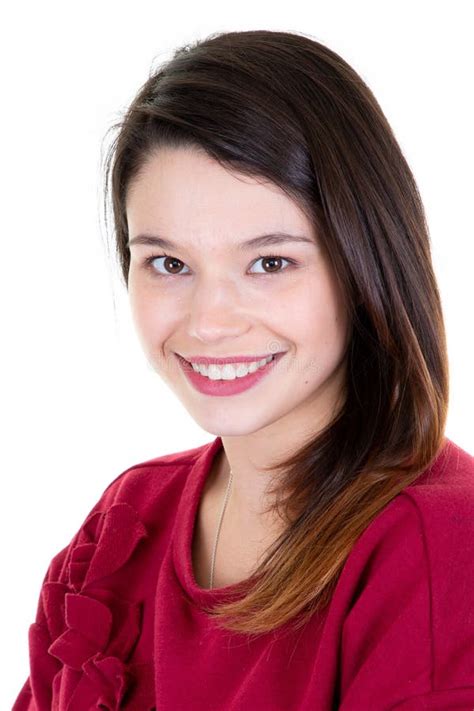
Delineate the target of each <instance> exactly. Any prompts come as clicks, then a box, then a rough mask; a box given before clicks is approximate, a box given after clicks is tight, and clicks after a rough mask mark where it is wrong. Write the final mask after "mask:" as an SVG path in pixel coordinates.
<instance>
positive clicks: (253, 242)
mask: <svg viewBox="0 0 474 711" xmlns="http://www.w3.org/2000/svg"><path fill="white" fill-rule="evenodd" d="M286 242H307V243H309V244H313V245H315V244H316V243H315V241H314V239H311V237H306V236H305V235H293V234H288V233H287V232H271V233H269V234H263V235H258V236H257V237H252V238H251V239H249V240H246V241H245V242H241V243H240V244H238V245H237V249H238V250H240V251H245V250H249V249H254V248H255V247H268V246H270V245H274V244H284V243H286ZM132 244H142V245H152V246H155V247H161V248H162V249H183V247H182V246H180V245H179V244H175V243H174V242H171V240H169V239H165V238H164V237H160V236H159V235H150V234H140V235H137V236H136V237H133V239H131V240H128V242H127V246H128V247H130V246H131V245H132ZM184 248H185V247H184Z"/></svg>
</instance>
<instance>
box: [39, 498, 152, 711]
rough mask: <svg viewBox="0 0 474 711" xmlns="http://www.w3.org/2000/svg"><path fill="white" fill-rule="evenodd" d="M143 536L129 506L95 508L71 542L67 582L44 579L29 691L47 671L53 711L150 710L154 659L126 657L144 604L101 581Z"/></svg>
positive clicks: (141, 526)
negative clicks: (121, 595)
mask: <svg viewBox="0 0 474 711" xmlns="http://www.w3.org/2000/svg"><path fill="white" fill-rule="evenodd" d="M147 535H148V534H147V531H146V528H145V526H144V524H143V523H142V521H141V520H140V518H139V516H138V514H137V512H136V510H135V509H134V508H133V507H132V506H130V505H129V504H127V503H118V504H114V505H112V506H111V507H110V508H109V509H107V510H106V511H96V512H94V513H92V514H91V515H90V516H89V517H88V518H87V519H86V521H85V523H84V525H83V526H82V527H81V529H80V531H79V533H78V535H77V537H76V538H75V540H74V544H73V546H72V548H71V550H70V552H69V561H68V563H67V568H66V582H46V583H44V585H43V587H42V591H41V602H42V607H43V610H44V618H45V625H46V627H47V632H48V634H45V633H46V630H45V625H44V624H42V623H41V622H36V623H34V624H33V625H31V627H30V649H31V655H32V662H31V672H32V673H31V678H32V685H33V689H35V676H36V677H37V679H38V682H37V688H38V689H40V688H41V679H44V678H45V676H44V674H45V673H47V674H48V675H49V678H50V679H51V678H52V679H53V681H52V700H51V707H50V708H51V711H90V710H92V709H102V710H103V711H118V709H127V710H128V711H149V710H150V709H155V700H154V678H153V665H152V662H147V663H133V662H128V661H127V660H128V659H129V658H130V656H131V653H132V652H133V649H134V646H135V644H136V642H137V640H138V638H139V636H140V632H141V625H142V619H143V610H142V604H141V603H140V602H130V601H128V600H124V599H122V598H120V597H118V596H117V595H115V594H114V593H112V592H111V590H109V589H107V587H106V586H105V585H104V582H103V581H104V579H105V578H107V577H108V576H110V575H112V574H113V573H116V572H117V571H118V570H119V569H120V568H121V567H122V566H124V565H125V563H127V561H129V560H130V558H131V556H132V554H133V552H134V551H135V549H136V547H137V545H138V543H139V542H140V540H141V539H142V538H145V537H146V536H147ZM51 640H53V641H52V642H51ZM45 699H46V694H45ZM45 703H46V701H45ZM38 708H39V709H42V708H43V706H42V705H41V704H40V706H39V707H38ZM44 708H45V709H46V706H44Z"/></svg>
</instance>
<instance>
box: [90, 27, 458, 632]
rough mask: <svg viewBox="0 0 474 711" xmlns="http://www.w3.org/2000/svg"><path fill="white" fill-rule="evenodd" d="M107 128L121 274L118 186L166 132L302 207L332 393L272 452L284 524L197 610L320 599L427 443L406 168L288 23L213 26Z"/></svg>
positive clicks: (439, 440)
mask: <svg viewBox="0 0 474 711" xmlns="http://www.w3.org/2000/svg"><path fill="white" fill-rule="evenodd" d="M112 129H118V133H117V136H116V137H115V139H114V141H113V143H112V145H111V146H110V149H109V151H108V154H107V156H106V162H105V202H104V205H105V211H106V213H107V201H108V198H109V196H111V201H110V202H111V207H112V211H113V223H114V239H115V241H116V250H117V253H118V257H119V260H120V265H121V270H122V274H123V278H124V280H125V285H126V286H127V287H128V270H129V264H130V252H129V249H128V246H127V240H128V227H127V217H126V211H125V202H126V195H127V190H128V188H129V186H130V184H131V182H132V181H133V180H134V179H136V178H137V177H138V176H139V174H140V169H141V168H142V167H143V166H144V164H145V162H146V160H147V158H148V157H150V155H151V154H152V153H153V152H154V151H155V150H156V149H157V148H158V147H159V146H166V147H177V148H179V147H195V148H197V149H199V150H204V151H205V152H206V153H207V154H208V155H209V156H210V157H212V158H214V159H215V160H216V161H218V162H219V163H220V164H221V165H222V166H223V167H225V168H226V169H228V170H231V171H238V172H240V173H243V174H247V175H249V176H252V177H259V178H262V177H263V178H264V179H266V180H270V181H272V182H273V183H275V184H276V185H277V186H279V187H280V188H281V189H283V190H284V191H285V192H286V194H287V195H288V196H289V197H290V198H292V199H293V200H295V201H296V202H297V203H298V204H299V206H300V207H301V208H302V209H303V210H304V211H305V214H306V215H307V216H308V217H309V218H310V219H311V221H312V223H313V224H314V226H315V228H316V230H317V234H318V235H319V237H320V239H321V240H322V243H323V245H324V247H325V248H326V250H327V253H328V254H329V256H330V259H331V262H332V267H333V269H334V270H335V274H336V276H337V279H338V280H339V282H340V284H341V285H342V288H343V290H344V294H345V299H346V303H347V308H348V310H349V314H350V324H351V337H350V345H349V349H348V354H347V357H348V360H347V376H346V383H345V386H346V392H345V401H344V403H343V405H342V407H341V408H340V409H339V411H338V412H337V413H336V414H335V415H334V417H333V419H332V421H331V422H330V423H329V424H328V425H327V426H326V427H325V428H324V429H323V430H322V431H319V432H317V433H316V434H315V435H314V437H312V438H311V439H310V440H309V441H307V442H305V444H304V446H302V448H301V449H300V450H299V451H297V452H295V453H294V455H293V456H291V457H290V458H288V459H287V460H286V461H283V462H278V463H272V465H271V469H272V471H274V472H275V471H277V472H278V473H279V476H278V486H277V487H276V488H275V489H274V490H273V491H274V493H275V494H276V495H277V496H276V500H277V503H276V505H275V506H276V508H275V510H277V511H278V512H281V511H282V512H283V514H281V513H279V515H282V516H283V517H284V520H285V522H286V528H285V531H284V533H283V534H282V535H281V536H280V538H279V539H278V540H277V541H276V543H275V544H274V545H273V546H272V547H271V549H270V550H269V551H268V552H267V555H266V558H265V559H264V560H263V561H262V562H261V564H260V565H259V567H258V568H257V569H256V571H255V573H254V575H252V577H251V578H250V582H251V583H252V584H251V585H248V582H249V581H244V583H243V584H242V588H241V590H242V593H244V594H242V595H239V596H238V598H237V599H234V600H231V601H230V602H229V601H226V602H225V603H222V602H221V603H220V604H219V605H215V606H213V607H211V608H206V612H208V613H209V614H212V615H214V616H215V617H216V619H217V620H218V622H219V624H220V626H222V628H223V629H228V630H234V631H239V632H245V633H249V634H260V633H264V632H268V631H270V630H273V629H275V628H277V627H279V626H280V625H283V624H284V623H286V622H288V621H290V620H292V621H293V622H296V623H297V627H299V626H300V625H301V624H302V623H304V622H305V621H306V620H307V619H308V617H309V615H311V614H312V613H313V612H315V611H316V610H322V609H323V608H324V607H325V606H326V605H327V604H328V602H329V600H330V598H331V594H332V592H333V590H334V586H335V584H336V582H337V579H338V576H339V574H340V572H341V569H342V567H343V565H344V562H345V560H346V558H347V556H348V554H349V553H350V551H351V549H352V547H353V546H354V543H355V542H356V540H357V538H358V537H359V536H360V535H361V533H362V532H363V531H364V530H365V529H366V528H367V526H368V525H369V523H370V522H371V521H372V520H373V519H374V517H375V516H377V514H378V513H379V512H380V511H381V509H383V508H384V507H385V506H386V505H387V504H388V503H389V502H390V501H391V500H392V499H393V498H394V497H395V496H396V495H397V494H398V493H399V492H400V491H401V490H402V489H403V488H404V487H406V486H407V485H408V484H410V483H411V482H413V481H414V480H415V479H416V477H417V476H418V475H419V474H420V473H421V472H422V471H424V470H425V469H426V467H427V466H428V465H429V464H430V463H431V462H432V461H433V460H434V458H435V457H436V456H437V454H438V453H439V450H440V449H441V446H442V444H443V440H444V429H445V421H446V416H447V407H448V362H447V351H446V340H445V330H444V323H443V315H442V309H441V303H440V296H439V293H438V288H437V284H436V279H435V275H434V273H433V266H432V261H431V254H430V244H429V235H428V227H427V224H426V220H425V215H424V210H423V205H422V201H421V198H420V195H419V192H418V190H417V186H416V183H415V180H414V177H413V175H412V173H411V171H410V168H409V166H408V165H407V162H406V160H405V158H404V156H403V154H402V152H401V149H400V147H399V145H398V143H397V141H396V139H395V137H394V134H393V132H392V130H391V128H390V126H389V124H388V122H387V119H386V118H385V116H384V114H383V112H382V110H381V108H380V106H379V104H378V103H377V101H376V99H375V98H374V96H373V94H372V92H371V91H370V89H369V88H368V87H367V85H366V84H365V83H364V82H363V81H362V79H361V78H360V76H359V75H358V74H357V73H356V72H355V71H354V69H352V68H351V67H350V66H349V65H348V64H347V62H345V61H344V60H343V59H342V58H341V57H340V56H339V55H338V54H336V53H335V52H334V51H332V50H330V49H328V48H327V47H325V46H324V45H323V44H320V43H319V42H317V41H315V40H314V39H312V38H310V37H308V36H305V35H303V34H299V33H289V32H273V31H266V30H258V31H245V32H228V33H216V34H213V35H210V36H208V37H207V38H205V39H204V40H200V41H196V42H194V43H193V44H188V45H185V46H183V47H181V48H179V49H177V50H176V51H175V52H174V54H173V57H172V58H171V59H170V60H169V61H168V62H166V63H165V64H163V65H162V66H160V67H159V69H158V70H157V71H154V72H153V73H152V74H151V75H150V77H149V79H148V80H147V81H146V82H145V83H144V85H143V86H142V87H141V88H140V90H139V92H138V94H137V96H136V97H135V98H134V100H133V101H132V103H131V105H130V106H129V108H128V109H127V110H126V112H125V113H124V116H123V118H122V119H121V120H120V121H119V122H118V123H117V124H115V125H114V126H113V127H112ZM106 223H107V215H106ZM269 469H270V467H269ZM239 590H240V588H239Z"/></svg>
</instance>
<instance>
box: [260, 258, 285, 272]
mask: <svg viewBox="0 0 474 711" xmlns="http://www.w3.org/2000/svg"><path fill="white" fill-rule="evenodd" d="M281 262H282V259H281V257H264V258H263V261H262V263H263V264H264V265H265V269H266V268H269V269H270V271H271V272H274V271H278V267H281Z"/></svg>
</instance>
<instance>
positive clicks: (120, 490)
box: [46, 443, 212, 581]
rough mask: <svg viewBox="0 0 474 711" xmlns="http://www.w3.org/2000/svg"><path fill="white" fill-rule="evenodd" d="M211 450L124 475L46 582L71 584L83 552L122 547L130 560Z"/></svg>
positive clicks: (169, 457)
mask: <svg viewBox="0 0 474 711" xmlns="http://www.w3.org/2000/svg"><path fill="white" fill-rule="evenodd" d="M211 444H212V443H207V444H204V445H201V446H199V447H194V448H192V449H187V450H183V451H181V452H173V453H170V454H165V455H161V456H158V457H153V458H151V459H147V460H144V461H142V462H138V463H136V464H134V465H132V466H130V467H127V469H125V470H124V471H122V472H121V473H120V474H119V475H118V476H117V477H116V478H115V479H113V481H111V482H110V484H109V485H108V486H107V487H106V488H105V490H104V491H103V492H102V494H101V495H100V496H99V498H98V499H97V501H96V503H95V504H94V505H93V507H92V508H91V509H90V510H89V512H88V513H87V515H86V516H85V517H84V520H83V523H82V524H81V526H80V527H79V529H78V530H77V532H76V533H75V535H74V536H73V538H72V539H71V540H70V542H69V543H68V545H67V546H65V547H64V548H62V549H61V550H60V551H59V552H58V553H57V554H56V555H55V556H54V557H53V558H52V560H51V562H50V565H49V568H48V572H47V577H46V579H47V580H50V581H51V580H64V579H66V578H67V579H70V578H71V568H72V567H73V566H72V562H73V560H74V557H75V556H78V557H80V556H81V555H84V553H83V551H84V549H85V547H88V548H89V552H90V551H91V550H93V547H94V546H95V547H96V548H97V550H96V551H95V553H96V554H97V553H98V551H99V550H101V551H105V550H109V549H114V548H117V546H118V545H122V544H123V545H122V551H124V555H125V552H127V551H128V553H127V557H128V556H129V555H130V554H131V552H132V550H133V549H134V548H135V547H136V546H137V545H138V543H139V541H140V540H141V539H142V538H147V537H150V536H152V535H154V532H155V529H157V528H159V529H160V530H164V529H165V528H166V526H167V522H168V521H170V520H171V519H172V518H173V515H174V512H175V511H176V506H177V504H178V501H179V498H180V497H181V494H182V491H183V488H184V484H185V482H186V479H187V476H188V474H189V473H190V471H191V470H192V469H193V467H194V466H195V464H196V463H197V461H198V460H199V458H200V457H201V456H202V454H203V453H205V451H206V450H207V448H208V447H209V446H210V445H211ZM120 541H122V544H120ZM89 552H88V555H87V558H88V559H89V558H90V555H89ZM97 557H99V556H97ZM105 557H106V556H105ZM101 558H104V556H101ZM90 562H91V561H90V560H89V563H90ZM123 562H124V561H122V563H123ZM80 567H81V568H82V569H85V566H84V565H81V566H80ZM89 568H91V566H90V565H89ZM83 572H84V571H83ZM90 572H91V574H92V571H90Z"/></svg>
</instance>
